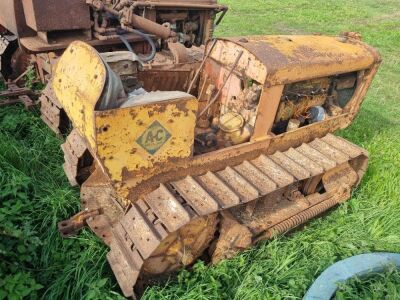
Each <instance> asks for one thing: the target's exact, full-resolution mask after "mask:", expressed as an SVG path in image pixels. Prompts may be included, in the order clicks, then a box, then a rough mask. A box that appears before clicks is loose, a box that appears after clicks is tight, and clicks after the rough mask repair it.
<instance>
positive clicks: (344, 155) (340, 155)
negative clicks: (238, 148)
mask: <svg viewBox="0 0 400 300" xmlns="http://www.w3.org/2000/svg"><path fill="white" fill-rule="evenodd" d="M367 159H368V154H367V153H366V151H365V150H363V149H362V148H359V147H358V146H355V145H353V144H351V143H350V142H348V141H346V140H344V139H342V138H340V137H336V136H334V135H331V134H328V135H327V136H325V137H323V138H321V139H315V140H314V141H312V142H311V143H308V144H303V145H301V146H300V147H298V148H296V149H293V148H291V149H289V150H288V151H285V152H276V153H274V154H273V155H261V156H259V157H258V158H256V159H254V160H251V161H244V162H243V163H242V164H240V165H237V166H228V167H227V168H225V169H224V170H221V171H219V172H208V173H207V174H204V175H202V176H193V177H191V176H188V177H186V178H184V179H182V180H178V181H175V182H171V183H168V184H161V185H160V187H159V188H158V189H157V190H155V191H153V192H152V193H150V194H148V195H147V196H146V197H144V198H143V199H140V200H139V201H137V202H136V203H134V204H133V205H132V206H131V208H130V209H129V210H128V211H127V212H126V213H125V215H124V216H123V217H122V218H121V219H120V220H119V221H118V222H117V223H116V224H114V226H113V228H112V230H111V235H112V238H111V245H110V248H111V251H110V252H109V253H108V255H107V258H108V261H109V263H110V265H111V267H112V269H113V271H114V274H115V276H116V278H117V280H118V283H119V285H120V287H121V289H122V291H123V293H124V295H125V296H127V297H130V296H133V295H134V290H133V287H134V285H135V283H136V281H137V280H138V278H139V277H141V276H142V274H141V273H142V272H143V268H144V267H145V265H146V261H147V260H148V259H150V258H152V255H153V253H155V252H157V249H158V247H159V246H160V245H161V243H162V242H163V241H165V240H166V239H167V238H168V237H169V235H170V234H172V233H174V232H177V231H178V230H180V229H182V228H184V227H185V226H187V225H188V224H190V223H191V222H193V221H194V220H196V219H197V218H201V217H206V216H210V215H212V214H217V213H219V212H221V211H224V210H225V211H234V210H241V211H243V210H245V207H248V204H250V203H256V201H257V200H260V199H268V198H271V199H275V198H277V197H276V196H275V195H276V194H277V193H279V191H285V190H287V189H288V188H289V187H296V186H300V183H301V182H303V183H306V182H311V183H312V181H313V180H314V181H315V180H317V181H321V180H322V183H323V184H324V188H325V190H323V191H319V192H318V191H313V192H312V193H309V194H307V193H305V194H304V193H303V194H300V195H299V192H297V194H296V195H295V196H293V195H292V196H289V197H286V198H285V200H282V201H276V200H274V201H276V203H275V204H268V205H270V206H269V207H270V209H267V210H266V211H265V213H263V214H262V215H261V216H260V217H258V218H259V220H261V221H262V222H261V225H260V223H258V224H257V225H254V224H255V223H256V222H255V221H254V220H253V221H252V220H251V214H250V218H249V219H250V221H248V222H245V221H241V223H242V224H243V225H245V226H247V228H249V229H250V230H251V232H252V233H253V234H254V236H253V243H255V242H257V241H258V240H262V239H268V238H271V237H272V236H274V235H275V234H279V233H284V232H287V231H288V230H290V229H292V228H294V227H296V226H298V225H300V224H302V223H305V222H306V221H308V220H310V219H311V218H314V217H315V216H317V215H319V214H321V213H322V212H324V211H326V210H328V209H329V208H331V207H333V206H335V205H337V204H338V203H341V202H342V201H345V200H347V199H348V198H350V191H351V188H353V187H354V186H355V185H356V184H357V183H358V182H359V181H360V179H361V177H362V176H363V174H364V172H365V169H366V164H367ZM314 185H315V184H314ZM315 186H316V185H315ZM289 190H290V189H289ZM292 190H293V189H292ZM278 198H279V197H278ZM272 202H273V201H272ZM268 203H270V202H268ZM264 221H265V222H264ZM182 265H183V264H182Z"/></svg>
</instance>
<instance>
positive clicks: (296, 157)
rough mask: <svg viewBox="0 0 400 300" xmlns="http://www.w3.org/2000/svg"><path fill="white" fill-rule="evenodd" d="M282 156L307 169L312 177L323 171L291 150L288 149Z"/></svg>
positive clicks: (297, 152) (311, 161)
mask: <svg viewBox="0 0 400 300" xmlns="http://www.w3.org/2000/svg"><path fill="white" fill-rule="evenodd" d="M284 154H285V155H286V156H287V157H289V158H291V159H292V160H294V161H295V162H296V163H298V164H299V165H301V166H303V167H304V168H305V169H307V170H308V171H309V172H310V173H311V175H312V176H316V175H319V174H322V173H323V172H324V169H323V168H322V167H321V166H320V165H318V164H317V163H316V162H314V161H313V160H311V159H310V158H308V157H307V156H305V155H303V154H301V153H300V152H299V151H297V150H295V149H293V148H290V149H289V150H288V151H286V152H285V153H284Z"/></svg>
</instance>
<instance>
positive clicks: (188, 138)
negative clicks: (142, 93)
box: [96, 97, 198, 187]
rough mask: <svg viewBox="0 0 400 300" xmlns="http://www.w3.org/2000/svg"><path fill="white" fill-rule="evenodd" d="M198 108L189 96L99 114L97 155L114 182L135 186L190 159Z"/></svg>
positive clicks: (97, 117)
mask: <svg viewBox="0 0 400 300" xmlns="http://www.w3.org/2000/svg"><path fill="white" fill-rule="evenodd" d="M197 108H198V101H197V99H196V98H194V97H188V98H185V99H179V100H170V101H168V102H159V103H154V104H147V105H141V106H136V107H129V108H124V109H117V110H112V111H107V112H96V127H97V132H98V133H97V144H98V148H97V153H98V157H99V158H100V160H101V162H102V163H103V165H104V167H105V170H106V172H107V173H108V174H109V176H110V178H111V180H113V181H115V182H121V181H125V180H128V179H129V180H130V184H129V185H130V186H131V187H132V186H135V184H136V183H139V182H141V181H142V180H145V179H148V178H150V177H152V176H153V175H155V174H157V173H160V171H161V168H163V170H165V169H166V168H167V166H168V165H174V164H175V163H177V162H176V161H177V160H182V159H185V158H188V157H190V156H191V155H192V151H193V149H192V148H193V142H194V129H195V124H196V114H197ZM163 128H165V130H164V129H163ZM146 142H147V144H146ZM168 162H170V164H168ZM157 164H161V165H158V166H157ZM163 165H164V167H161V166H163Z"/></svg>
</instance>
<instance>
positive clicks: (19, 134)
mask: <svg viewBox="0 0 400 300" xmlns="http://www.w3.org/2000/svg"><path fill="white" fill-rule="evenodd" d="M224 3H226V4H227V5H229V6H230V8H231V9H230V12H229V13H228V15H227V16H226V18H225V20H224V22H223V23H222V25H221V26H220V27H219V28H218V30H217V34H218V35H219V36H232V35H253V34H301V33H315V32H320V33H323V34H337V33H340V32H343V31H358V32H361V33H362V35H363V38H364V40H365V41H366V42H368V43H369V44H371V45H373V46H375V47H376V48H378V49H379V51H380V52H381V54H382V57H383V60H384V63H383V65H382V67H381V69H380V71H379V73H378V75H377V77H376V79H375V81H374V83H373V86H372V88H371V90H370V91H369V93H368V96H367V98H366V101H365V103H364V105H363V107H362V110H361V112H360V115H359V117H358V118H357V120H356V121H355V123H354V124H353V125H352V126H351V127H350V128H348V129H346V130H344V131H342V132H340V135H342V136H344V137H346V138H348V139H349V140H351V141H353V142H355V143H357V144H358V145H360V146H362V147H365V148H366V149H368V151H369V152H370V167H369V169H368V172H367V174H366V176H365V178H364V180H363V182H362V184H361V186H360V188H358V189H357V190H356V191H355V192H354V194H353V197H352V199H351V200H350V201H349V202H347V203H345V204H343V205H341V206H340V207H339V208H338V209H336V210H334V211H332V212H331V213H329V214H328V215H327V216H325V217H324V218H321V219H316V220H314V221H312V222H311V223H309V224H308V225H307V226H306V227H305V228H304V230H302V231H298V232H295V233H293V234H291V235H288V236H284V237H279V238H276V239H274V240H272V241H267V242H263V243H260V244H259V245H258V246H257V247H255V248H253V249H251V250H248V251H246V252H244V253H242V254H241V255H239V256H237V257H236V258H234V259H231V260H229V261H224V262H222V263H221V264H219V265H217V266H214V267H208V266H205V265H204V264H203V263H202V262H199V263H197V264H196V265H195V266H194V268H193V270H192V271H191V272H188V271H186V270H183V271H181V272H180V273H179V274H178V276H177V277H176V278H174V279H171V281H170V282H168V283H166V284H163V285H159V286H154V287H151V288H149V289H148V290H147V291H146V293H145V294H144V299H301V297H302V296H303V295H304V293H305V291H306V290H307V288H308V287H309V286H310V284H311V283H312V282H313V280H314V279H315V278H316V277H317V276H318V275H319V274H320V273H321V272H322V271H323V270H324V269H325V268H326V267H328V266H329V265H331V264H332V263H334V262H336V261H338V260H340V259H344V258H346V257H349V256H352V255H356V254H361V253H367V252H374V251H388V252H400V234H399V232H400V218H399V215H400V143H399V140H400V121H399V116H400V84H399V81H400V80H399V79H400V56H399V52H398V51H399V50H398V49H400V4H399V2H398V0H362V1H356V0H335V1H333V0H326V1H321V0H316V1H310V0H287V1H277V0H270V1H265V0H254V1H243V0H242V1H240V0H236V1H234V0H229V1H228V0H226V1H224ZM60 144H61V141H60V140H58V139H57V138H56V137H54V136H53V134H52V133H51V132H50V130H49V129H47V128H46V126H45V125H44V124H43V123H42V122H41V120H40V118H39V114H38V113H37V112H34V113H31V112H27V111H25V110H24V109H23V108H22V107H17V106H16V107H8V108H0V299H4V298H6V297H9V299H20V298H23V297H28V298H30V299H40V298H43V299H122V296H121V295H120V290H119V288H118V286H117V284H116V282H115V279H114V277H113V275H112V273H111V270H110V268H109V267H108V265H107V263H106V260H105V254H106V252H107V249H106V247H105V246H104V245H102V243H101V242H100V241H99V240H98V239H97V238H96V237H95V236H94V235H93V234H91V233H90V232H89V231H87V230H85V231H83V232H82V233H81V234H80V235H78V236H77V237H75V238H73V239H70V240H62V239H61V238H60V237H59V236H58V233H57V230H56V225H57V222H58V221H59V220H62V219H64V218H67V217H68V216H70V215H72V214H73V213H75V212H77V211H78V210H79V192H78V190H76V189H72V188H70V187H69V185H68V182H67V180H66V178H65V176H64V174H63V171H62V167H61V165H62V163H63V155H62V153H61V150H60V148H59V146H60ZM399 277H400V276H399V272H398V271H396V270H393V269H389V270H388V271H387V272H385V273H384V274H375V275H374V276H372V277H368V278H365V279H355V280H352V281H350V282H348V283H345V284H342V285H341V286H340V292H339V293H338V295H337V299H383V298H385V297H386V299H399V297H400V296H399V285H400V283H399Z"/></svg>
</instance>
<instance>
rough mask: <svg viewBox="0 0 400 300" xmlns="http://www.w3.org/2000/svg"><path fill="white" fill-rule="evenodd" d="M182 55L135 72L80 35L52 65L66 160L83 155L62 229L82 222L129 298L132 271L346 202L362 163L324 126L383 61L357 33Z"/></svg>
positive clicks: (354, 101) (363, 155)
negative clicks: (87, 160)
mask: <svg viewBox="0 0 400 300" xmlns="http://www.w3.org/2000/svg"><path fill="white" fill-rule="evenodd" d="M185 51H187V53H188V55H186V57H188V59H186V60H185V62H182V63H173V64H170V65H166V64H165V63H163V64H161V65H160V66H157V64H156V63H155V65H153V67H152V68H143V67H142V65H141V62H140V61H139V60H138V59H137V57H135V55H133V54H132V53H125V52H118V53H115V52H114V53H109V54H107V53H103V54H101V55H100V54H99V53H98V52H97V51H96V50H95V49H94V48H92V47H91V46H89V45H87V44H85V43H84V42H79V41H78V42H73V43H72V44H71V45H70V46H69V47H68V48H67V50H66V51H65V53H64V54H63V55H62V56H61V58H60V60H59V62H58V64H57V66H56V69H55V73H54V78H53V86H54V92H55V94H56V96H57V98H58V99H59V101H60V103H61V104H62V106H63V108H64V109H65V111H66V113H67V115H68V117H69V119H70V120H71V121H72V124H73V127H74V131H73V132H72V133H71V135H70V136H69V138H68V139H67V141H66V143H65V144H64V145H63V148H64V150H65V152H66V153H70V154H66V156H67V157H66V159H67V160H66V168H67V169H68V168H72V167H76V162H75V165H74V164H73V162H72V158H71V157H73V155H76V156H78V157H81V156H83V155H84V153H86V155H88V156H89V157H92V161H93V163H92V165H90V166H88V170H87V172H88V174H90V176H89V178H88V179H87V180H86V181H85V182H84V183H83V185H82V188H81V199H82V212H81V213H79V214H78V215H76V216H75V217H73V218H71V219H70V220H66V221H63V222H60V224H59V229H60V231H61V232H62V233H63V234H64V235H66V236H68V235H69V234H72V233H74V232H75V231H76V230H77V229H79V228H80V227H81V226H83V225H84V224H85V225H86V224H87V225H88V226H90V228H91V229H92V230H93V232H94V233H95V234H96V235H97V236H99V237H100V238H101V239H102V240H103V241H104V242H105V243H106V244H107V245H108V246H109V247H110V251H109V253H108V255H107V259H108V261H109V263H110V265H111V268H112V270H113V272H114V274H115V276H116V278H117V280H118V283H119V285H120V287H121V289H122V291H123V293H124V295H125V296H127V297H129V296H133V295H134V287H135V285H136V284H137V282H138V281H142V282H146V281H147V280H150V279H154V278H157V277H158V276H161V275H164V274H166V273H170V272H173V271H176V270H178V269H180V268H182V267H184V266H188V265H191V264H193V263H194V262H195V261H196V259H198V258H199V257H200V256H201V255H203V254H204V253H206V254H208V255H209V257H210V259H211V260H212V262H213V263H217V262H218V261H220V260H222V259H226V258H229V257H232V256H233V255H235V254H236V253H237V252H238V251H241V250H244V249H246V248H248V247H251V246H252V245H254V244H255V243H256V242H258V241H260V240H264V239H269V238H271V237H273V236H274V235H276V234H280V233H284V232H287V231H288V230H290V229H292V228H294V227H296V226H298V225H300V224H302V223H304V222H306V221H307V220H309V219H311V218H313V217H316V216H317V215H319V214H321V213H322V212H324V211H326V210H328V209H329V208H331V207H333V206H335V205H337V204H339V203H342V202H343V201H345V200H348V199H349V198H350V195H351V191H352V189H353V188H354V187H355V186H357V184H359V183H360V181H361V179H362V177H363V175H364V173H365V171H366V168H367V164H368V154H367V152H366V151H365V150H363V149H361V148H359V147H358V146H356V145H354V144H352V143H350V142H348V141H346V140H344V139H342V138H340V137H336V136H334V135H333V134H332V133H333V132H334V131H336V130H338V129H342V128H345V127H347V126H348V125H349V124H350V123H351V122H352V121H353V119H354V118H355V116H356V115H357V113H358V111H359V108H360V105H361V103H362V101H363V99H364V97H365V95H366V93H367V90H368V88H369V86H370V84H371V81H372V79H373V77H374V75H375V73H376V72H377V69H378V67H379V64H380V56H379V54H378V53H377V52H376V51H375V50H374V49H373V48H371V47H369V46H367V45H366V44H364V43H363V42H361V41H360V40H359V39H357V38H355V37H354V36H353V35H351V34H350V35H349V34H348V35H343V36H339V37H325V36H262V37H245V38H229V39H213V40H210V41H209V42H208V43H207V45H206V47H205V49H204V51H203V53H202V54H201V55H200V56H199V53H192V51H199V49H194V50H191V49H186V50H185ZM127 70H129V72H128V71H127ZM126 81H129V82H132V81H134V82H136V83H137V84H136V85H135V87H134V88H132V85H131V88H127V84H126ZM74 145H75V146H74ZM77 145H79V146H77ZM72 148H73V149H74V150H73V151H72V150H71V149H72ZM68 155H71V157H68Z"/></svg>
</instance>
